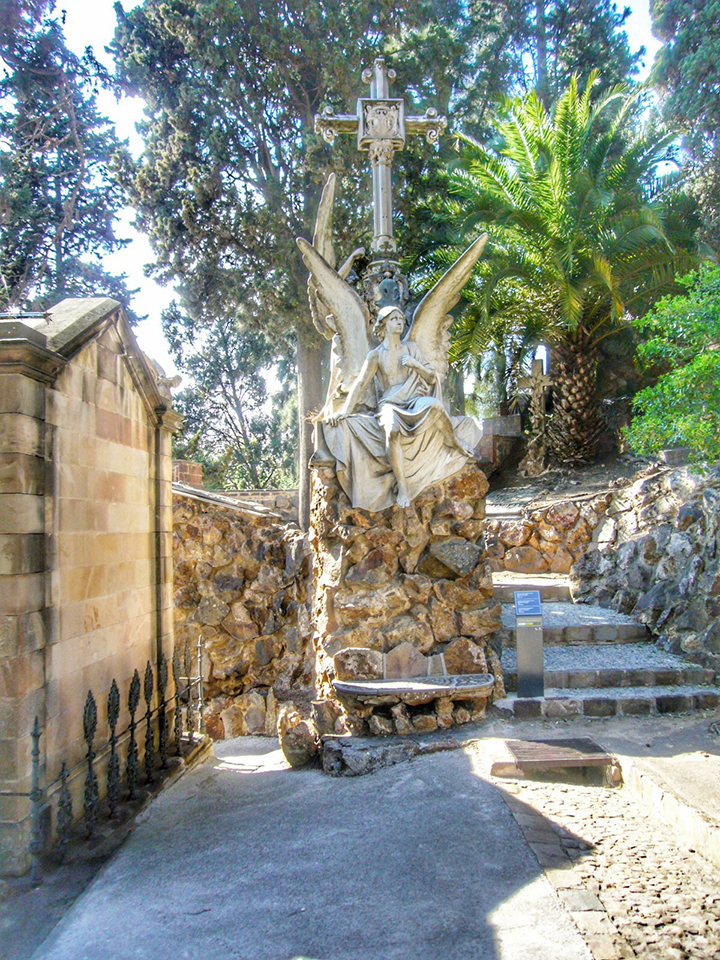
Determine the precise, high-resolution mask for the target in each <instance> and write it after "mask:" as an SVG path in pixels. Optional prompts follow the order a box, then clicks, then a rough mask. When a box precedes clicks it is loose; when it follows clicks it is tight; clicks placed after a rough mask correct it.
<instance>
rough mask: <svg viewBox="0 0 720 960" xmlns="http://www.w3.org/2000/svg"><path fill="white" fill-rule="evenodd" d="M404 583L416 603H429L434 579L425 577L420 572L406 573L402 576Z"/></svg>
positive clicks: (409, 595)
mask: <svg viewBox="0 0 720 960" xmlns="http://www.w3.org/2000/svg"><path fill="white" fill-rule="evenodd" d="M402 585H403V587H404V589H405V592H406V593H407V595H408V597H410V599H411V600H412V602H413V603H414V604H416V603H423V604H424V603H427V601H428V597H429V596H430V591H431V589H432V586H433V584H432V580H431V579H430V578H429V577H424V576H422V574H418V573H416V574H413V575H410V574H406V575H405V576H404V577H403V578H402Z"/></svg>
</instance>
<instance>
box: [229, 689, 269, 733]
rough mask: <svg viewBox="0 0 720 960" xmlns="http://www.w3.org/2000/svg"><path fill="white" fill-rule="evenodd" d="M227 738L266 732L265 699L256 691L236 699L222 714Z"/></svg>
mask: <svg viewBox="0 0 720 960" xmlns="http://www.w3.org/2000/svg"><path fill="white" fill-rule="evenodd" d="M220 719H221V720H222V723H223V727H224V729H225V736H226V737H229V738H232V737H241V736H247V735H248V734H258V733H264V732H265V698H264V697H262V696H260V694H259V693H257V692H256V691H254V690H253V691H251V692H250V693H246V694H243V695H242V696H240V697H236V698H235V699H234V700H233V702H232V705H231V706H229V707H228V708H227V709H226V710H223V711H222V713H221V714H220Z"/></svg>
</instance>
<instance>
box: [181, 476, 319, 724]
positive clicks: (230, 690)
mask: <svg viewBox="0 0 720 960" xmlns="http://www.w3.org/2000/svg"><path fill="white" fill-rule="evenodd" d="M173 538H174V561H175V571H174V588H175V597H174V605H175V642H176V645H177V646H178V647H179V649H180V651H181V652H182V649H183V648H184V645H185V642H186V641H189V642H190V644H191V646H192V647H193V648H195V646H196V645H197V640H198V636H199V635H200V634H202V637H203V640H204V643H205V650H206V654H207V656H206V670H205V679H206V683H205V696H206V698H207V713H206V725H207V730H208V733H209V734H210V736H212V737H213V738H215V739H221V738H223V737H235V736H239V735H241V734H267V735H268V736H274V735H275V734H276V727H277V714H278V705H282V704H284V703H287V702H288V701H293V702H294V701H297V700H305V701H309V699H310V698H311V686H312V677H311V673H312V653H311V649H310V646H311V645H310V634H311V629H310V614H309V603H308V583H309V575H310V557H309V551H308V547H307V542H306V540H305V538H304V536H303V534H302V532H301V531H300V530H299V529H298V528H297V527H295V526H293V525H289V524H283V523H281V522H279V521H278V519H277V518H275V519H273V518H272V517H269V516H268V515H267V512H266V511H265V512H262V511H259V510H258V511H253V509H252V508H251V507H249V506H247V505H243V506H239V505H232V504H228V503H222V502H218V501H213V498H212V494H209V493H208V494H205V495H204V498H199V497H193V496H191V495H189V494H187V493H181V492H178V491H176V494H175V499H174V505H173Z"/></svg>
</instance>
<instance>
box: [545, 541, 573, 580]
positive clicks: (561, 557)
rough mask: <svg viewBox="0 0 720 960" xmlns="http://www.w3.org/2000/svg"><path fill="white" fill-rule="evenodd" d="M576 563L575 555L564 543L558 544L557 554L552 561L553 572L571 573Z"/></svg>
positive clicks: (551, 570) (551, 569) (551, 568)
mask: <svg viewBox="0 0 720 960" xmlns="http://www.w3.org/2000/svg"><path fill="white" fill-rule="evenodd" d="M573 563H574V557H573V555H572V553H570V551H569V550H568V548H567V547H566V546H565V544H564V543H560V544H558V548H557V550H556V551H555V555H554V556H553V558H552V561H551V562H550V572H551V573H569V572H570V567H571V566H572V565H573Z"/></svg>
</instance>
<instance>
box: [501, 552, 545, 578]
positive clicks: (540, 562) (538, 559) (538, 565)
mask: <svg viewBox="0 0 720 960" xmlns="http://www.w3.org/2000/svg"><path fill="white" fill-rule="evenodd" d="M547 567H548V565H547V562H546V560H545V558H544V557H543V555H542V554H541V553H540V551H539V550H536V549H535V547H530V546H525V547H513V548H512V549H511V550H508V551H507V553H506V554H505V569H506V570H510V571H511V572H513V573H542V572H543V571H545V570H547Z"/></svg>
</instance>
